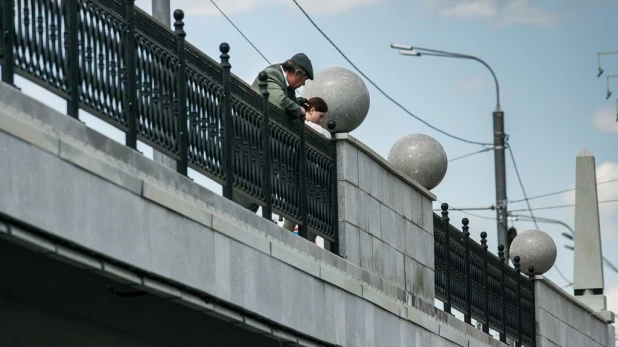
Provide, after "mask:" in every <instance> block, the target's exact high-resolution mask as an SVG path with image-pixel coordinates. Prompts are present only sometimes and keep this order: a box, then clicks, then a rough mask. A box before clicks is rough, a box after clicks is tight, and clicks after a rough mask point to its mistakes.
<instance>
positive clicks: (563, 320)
mask: <svg viewBox="0 0 618 347" xmlns="http://www.w3.org/2000/svg"><path fill="white" fill-rule="evenodd" d="M537 277H538V279H537V280H536V281H535V300H536V317H535V320H536V324H537V328H536V334H537V339H536V341H537V343H536V346H537V347H556V346H561V347H571V346H573V347H588V346H590V347H614V346H615V331H614V326H613V325H611V324H608V323H607V322H606V321H605V320H604V318H603V317H602V316H600V315H599V314H597V313H595V312H594V311H593V310H592V309H590V308H589V307H587V306H585V305H583V304H582V303H581V302H579V301H578V300H577V299H576V298H575V297H573V296H571V295H569V294H568V293H566V292H565V291H564V290H562V289H561V288H559V287H558V286H556V285H555V284H554V283H552V282H550V281H548V280H546V279H543V277H542V276H537Z"/></svg>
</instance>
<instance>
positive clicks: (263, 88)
mask: <svg viewBox="0 0 618 347" xmlns="http://www.w3.org/2000/svg"><path fill="white" fill-rule="evenodd" d="M258 79H259V80H260V84H259V85H260V92H261V93H262V113H263V118H262V120H263V121H262V141H263V142H262V160H263V174H264V179H263V182H264V186H263V187H262V192H263V194H264V203H265V204H264V206H263V207H262V217H264V218H266V219H268V220H270V221H272V218H273V216H272V206H273V197H272V182H273V181H272V173H271V171H272V167H271V165H272V163H271V159H270V151H271V148H270V114H269V112H270V111H269V109H270V104H269V102H268V97H269V96H270V92H269V91H268V82H266V80H267V79H268V74H267V73H266V72H265V71H262V72H260V73H259V75H258Z"/></svg>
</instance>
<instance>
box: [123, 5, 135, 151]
mask: <svg viewBox="0 0 618 347" xmlns="http://www.w3.org/2000/svg"><path fill="white" fill-rule="evenodd" d="M125 16H126V18H125V19H126V21H127V25H126V29H125V37H124V44H125V48H124V51H125V56H124V58H125V59H126V61H125V63H124V69H125V71H124V74H123V75H124V77H125V78H126V83H127V84H126V86H127V94H126V103H125V106H124V117H125V120H126V122H127V126H128V129H127V133H126V134H125V144H126V145H127V146H128V147H131V148H133V149H137V72H136V67H135V66H136V55H135V50H136V47H135V0H127V1H126V13H125Z"/></svg>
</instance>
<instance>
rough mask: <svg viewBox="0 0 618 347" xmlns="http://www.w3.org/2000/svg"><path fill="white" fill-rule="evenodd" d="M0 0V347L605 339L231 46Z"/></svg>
mask: <svg viewBox="0 0 618 347" xmlns="http://www.w3.org/2000/svg"><path fill="white" fill-rule="evenodd" d="M33 4H35V5H33ZM2 6H3V7H2V22H1V23H0V24H1V27H2V28H3V31H4V32H5V33H7V35H5V37H4V40H3V42H2V44H3V45H2V55H1V58H0V62H1V63H2V80H3V82H2V84H0V158H2V164H1V165H0V257H1V259H2V260H3V264H5V266H4V267H3V268H4V270H3V271H2V276H0V307H1V308H2V310H0V316H1V317H3V318H4V320H3V321H5V322H10V323H8V324H3V325H2V327H1V328H0V345H2V346H24V345H28V346H36V345H88V346H99V345H100V346H109V345H113V346H125V345H126V346H169V345H182V346H192V345H198V344H204V343H208V344H212V343H213V342H215V343H216V344H221V345H242V344H248V343H250V344H252V345H257V346H279V345H294V346H465V347H468V346H470V347H471V346H505V345H506V343H507V341H509V342H514V343H517V344H518V345H524V346H553V345H558V346H567V345H570V343H574V345H577V346H587V345H590V346H614V344H613V341H614V339H613V338H612V336H613V335H612V334H614V330H613V326H612V325H610V324H609V323H611V322H613V318H612V319H608V318H607V316H605V315H603V314H600V313H598V312H594V311H593V310H592V309H590V308H589V307H587V306H585V305H583V304H582V303H581V302H579V301H577V300H576V299H574V298H573V297H572V296H570V295H568V294H567V293H565V292H564V291H562V290H561V289H560V288H557V287H556V286H555V285H554V284H553V283H551V282H550V281H548V280H547V279H544V278H543V277H542V276H532V275H530V276H528V275H527V271H528V269H520V268H519V266H518V263H517V262H516V264H515V265H516V267H515V268H513V267H511V266H509V265H508V264H507V262H506V261H505V259H504V257H501V256H500V254H498V256H496V255H494V254H493V253H492V252H491V251H490V250H488V249H487V247H486V245H485V243H484V242H482V244H478V243H476V242H475V241H473V240H471V239H470V237H469V235H470V232H469V226H468V225H467V223H464V226H463V228H462V230H463V232H462V231H460V230H459V229H457V228H456V227H454V226H453V225H452V224H450V222H449V219H448V206H446V205H444V206H443V212H442V215H441V216H438V215H436V214H434V213H433V211H432V201H435V199H436V197H435V196H434V195H433V193H431V192H430V191H428V190H427V189H425V188H423V187H422V186H421V185H419V184H418V183H417V182H416V181H414V180H412V179H411V178H409V177H407V176H406V175H405V174H403V173H401V172H400V171H399V170H397V169H396V168H394V167H392V166H391V165H390V164H389V163H388V162H387V161H386V160H384V159H383V158H382V157H380V156H379V155H378V154H377V153H375V152H374V151H373V150H372V149H371V148H369V147H367V146H366V145H364V144H363V143H362V142H361V141H359V140H358V139H356V138H354V137H352V136H351V135H349V134H344V133H332V137H331V139H325V138H323V137H321V136H320V135H318V134H317V133H314V132H313V131H312V130H306V128H305V126H304V124H303V122H301V121H298V120H291V119H289V118H287V117H286V116H285V114H284V113H283V111H282V110H281V109H280V108H278V107H277V106H276V105H273V104H271V103H269V100H268V94H267V93H265V92H264V88H263V89H262V90H261V93H258V91H255V90H253V89H252V88H251V87H250V86H248V85H247V84H246V83H244V82H243V81H242V80H240V79H238V78H237V77H235V76H234V75H233V74H232V73H231V72H230V68H229V64H227V63H228V59H229V56H228V55H227V53H228V52H229V46H227V45H225V44H222V45H221V52H222V56H221V59H222V60H221V62H220V63H217V62H215V61H214V60H212V59H210V58H209V57H207V56H206V55H204V54H203V53H201V52H200V51H199V50H197V49H196V48H195V47H193V46H191V45H190V44H189V43H187V42H185V41H184V32H183V29H182V27H183V23H182V19H183V18H182V13H180V12H177V14H176V20H177V23H176V24H177V25H176V32H171V31H169V30H168V29H166V28H164V27H162V26H161V25H159V24H158V23H157V22H155V21H154V20H152V19H151V18H150V17H149V16H148V15H147V14H145V13H143V12H142V11H141V10H139V9H138V8H135V7H134V6H133V2H132V1H126V2H125V1H120V0H79V1H75V2H70V1H69V2H58V1H30V2H29V1H25V0H14V1H3V2H2ZM26 9H27V10H26ZM44 23H47V24H46V26H44V25H43V24H44ZM102 27H104V28H105V30H101V28H102ZM61 28H62V30H61ZM73 28H78V30H73ZM61 31H64V32H66V33H67V35H66V36H63V35H60V32H61ZM80 39H81V40H80ZM15 74H17V75H20V76H22V77H25V78H27V79H29V80H30V81H32V82H34V83H37V84H39V85H40V86H43V87H44V88H46V89H48V90H50V91H51V92H53V93H56V94H57V95H59V96H61V97H63V98H65V99H66V100H67V114H62V113H59V112H57V111H54V110H53V109H51V108H50V107H48V106H46V105H44V104H42V103H41V102H39V101H37V100H36V99H35V98H33V97H31V96H28V95H25V94H23V93H21V92H20V91H19V90H18V89H16V88H15V86H14V80H13V78H14V75H15ZM80 109H82V110H85V111H87V112H90V113H92V114H93V115H95V116H97V117H99V118H101V119H103V120H105V121H107V122H109V123H110V124H112V125H114V126H116V127H117V128H119V129H121V130H122V131H124V132H125V133H126V143H125V144H120V143H117V142H115V141H113V140H111V139H109V138H108V137H106V136H104V135H102V134H100V133H97V132H96V131H94V130H92V129H90V128H88V127H87V126H85V125H84V124H83V123H81V122H80V121H79V119H78V118H79V117H78V115H79V112H78V111H79V110H80ZM331 129H334V127H331ZM138 139H139V140H140V141H144V142H145V143H147V144H149V145H151V146H152V147H153V148H156V149H157V150H160V151H162V152H164V153H166V154H167V155H169V156H170V157H171V158H173V159H174V160H175V161H176V162H177V167H176V170H172V169H170V168H167V167H165V166H162V165H161V164H159V163H156V162H154V161H152V160H150V159H149V158H147V157H145V156H143V155H142V154H141V153H139V152H138V151H136V143H137V141H138ZM266 149H269V150H266ZM188 168H193V169H195V170H197V171H199V172H201V173H203V174H204V175H207V176H208V177H210V178H211V179H213V180H215V181H217V182H219V183H221V184H222V185H223V186H224V195H223V196H219V195H218V194H215V193H213V192H211V191H209V190H208V189H206V188H204V187H201V186H200V185H199V184H196V183H195V182H193V181H192V180H191V179H190V178H188V177H187V169H188ZM297 171H299V174H296V173H297ZM234 196H240V197H242V198H244V199H248V200H250V201H252V202H255V203H258V204H260V205H261V206H262V216H258V215H256V214H254V213H252V212H250V211H248V210H246V209H245V208H243V207H241V206H240V205H238V204H236V203H235V202H234ZM272 212H276V213H277V214H279V215H282V216H284V217H285V218H289V219H291V220H293V221H295V222H296V223H298V225H299V227H300V232H299V235H298V236H297V235H295V234H293V233H291V232H289V231H286V230H284V229H282V228H280V227H279V226H277V225H276V224H275V223H273V221H272ZM309 232H311V233H315V234H318V235H320V236H322V237H323V238H324V239H325V241H326V242H325V243H326V244H325V248H321V247H318V246H316V245H315V244H314V243H312V242H309V241H308V240H307V239H306V237H307V235H308V233H309ZM485 240H486V238H485V237H483V241H485ZM436 300H437V301H441V302H442V304H441V308H438V307H437V306H440V304H438V305H436V303H437V301H436ZM459 313H461V314H459ZM460 318H461V319H460ZM574 341H577V343H575V342H574ZM580 343H581V344H580Z"/></svg>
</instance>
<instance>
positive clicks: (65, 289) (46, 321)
mask: <svg viewBox="0 0 618 347" xmlns="http://www.w3.org/2000/svg"><path fill="white" fill-rule="evenodd" d="M71 254H72V255H74V254H75V253H71ZM0 262H2V264H3V267H2V270H0V274H1V276H0V320H1V321H2V322H3V324H0V346H3V347H22V346H28V347H39V346H40V347H44V346H88V347H146V346H148V347H164V346H194V345H201V346H261V347H279V346H281V345H280V342H279V341H277V338H276V336H274V335H272V334H268V333H267V332H266V331H256V330H257V329H255V328H252V327H250V325H249V324H245V323H244V321H243V320H242V318H245V319H248V318H247V317H241V321H240V322H239V324H229V322H228V321H226V320H223V319H220V318H218V317H215V315H213V314H205V313H206V312H207V311H200V310H196V309H191V308H189V307H186V306H183V305H179V304H178V303H177V302H178V301H172V300H168V299H165V298H162V297H160V296H157V295H153V294H149V293H148V292H140V291H138V290H137V289H136V288H132V287H129V286H126V285H123V284H122V283H121V282H118V281H115V280H113V279H112V278H110V276H101V275H100V274H99V273H97V272H96V271H90V270H88V269H87V268H79V267H77V266H73V265H71V264H68V263H65V262H61V261H59V260H57V259H53V258H51V257H49V256H47V255H45V254H42V253H40V252H33V251H31V250H29V249H26V248H25V247H22V246H20V245H16V244H13V243H10V242H7V241H6V239H5V238H0ZM199 300H200V299H199V298H195V301H199ZM203 305H204V306H207V305H206V303H205V302H203ZM212 313H214V310H212ZM247 322H250V321H249V320H247ZM252 330H253V331H252ZM268 336H270V338H269V337H268ZM284 342H285V341H284Z"/></svg>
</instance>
